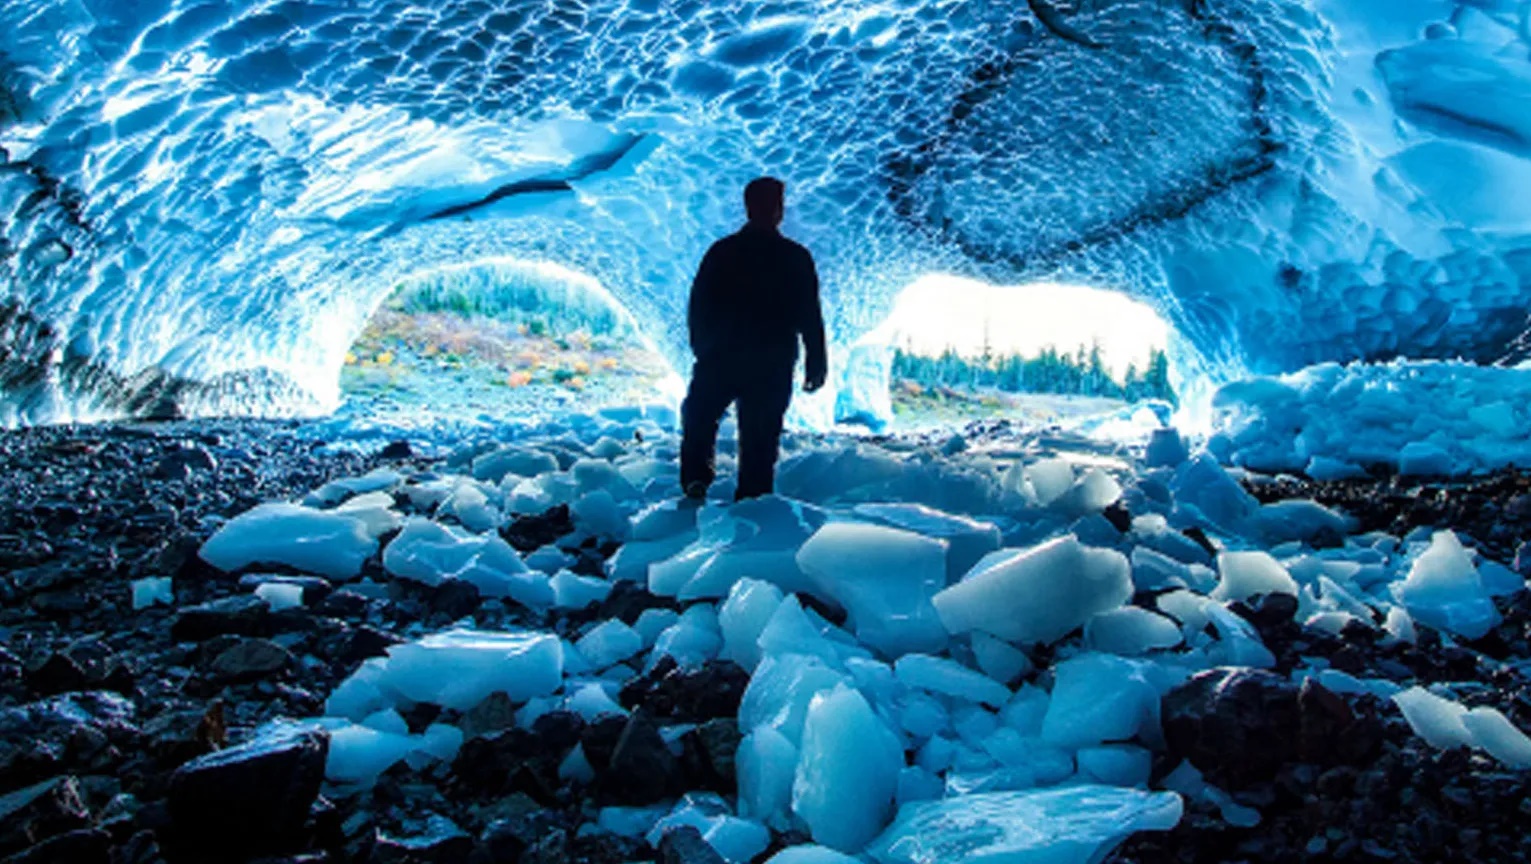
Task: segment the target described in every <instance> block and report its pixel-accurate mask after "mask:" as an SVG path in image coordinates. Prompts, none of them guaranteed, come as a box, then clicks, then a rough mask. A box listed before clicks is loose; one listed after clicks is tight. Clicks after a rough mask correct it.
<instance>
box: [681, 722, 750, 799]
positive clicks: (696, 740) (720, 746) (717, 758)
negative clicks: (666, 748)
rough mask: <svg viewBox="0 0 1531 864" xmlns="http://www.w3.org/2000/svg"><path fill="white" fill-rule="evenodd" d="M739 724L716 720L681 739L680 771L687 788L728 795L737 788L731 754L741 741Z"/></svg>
mask: <svg viewBox="0 0 1531 864" xmlns="http://www.w3.org/2000/svg"><path fill="white" fill-rule="evenodd" d="M743 737H744V736H743V735H741V734H740V732H739V722H738V721H737V720H735V719H734V718H732V717H719V718H718V719H716V720H708V721H707V722H706V723H703V724H702V725H700V726H698V727H696V728H695V729H693V730H691V731H690V732H687V733H686V734H685V735H684V736H682V738H681V745H682V747H683V751H682V753H681V772H682V774H683V775H684V776H685V782H684V783H683V785H684V786H685V787H686V788H687V789H706V790H710V791H713V792H718V793H722V794H732V793H733V792H734V791H735V790H737V789H738V781H737V779H736V777H735V773H734V755H735V754H736V753H737V752H738V750H739V742H740V741H741V740H742V739H743Z"/></svg>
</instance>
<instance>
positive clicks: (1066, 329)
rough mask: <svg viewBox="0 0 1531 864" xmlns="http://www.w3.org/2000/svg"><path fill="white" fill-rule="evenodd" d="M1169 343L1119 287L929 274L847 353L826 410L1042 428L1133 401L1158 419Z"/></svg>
mask: <svg viewBox="0 0 1531 864" xmlns="http://www.w3.org/2000/svg"><path fill="white" fill-rule="evenodd" d="M1176 341H1177V340H1176V336H1175V332H1174V329H1173V328H1172V327H1171V326H1170V325H1169V324H1168V323H1167V322H1166V321H1165V320H1164V318H1162V317H1161V316H1160V315H1159V314H1158V313H1157V312H1156V311H1154V309H1153V308H1152V307H1150V306H1148V305H1147V304H1145V303H1142V302H1140V301H1138V300H1135V299H1133V298H1131V297H1129V296H1127V295H1125V294H1122V293H1120V292H1116V291H1108V290H1104V289H1100V288H1092V287H1088V286H1083V285H1070V284H1062V283H1052V282H1040V283H1032V284H1027V285H1016V286H996V285H990V284H988V283H984V282H979V281H976V280H972V279H964V278H960V277H955V276H949V275H945V274H933V275H930V276H926V277H924V278H921V279H919V280H917V281H915V282H914V283H912V284H910V285H909V286H908V287H906V288H905V289H904V290H903V291H901V292H900V293H899V295H898V297H897V299H896V300H895V301H894V303H893V309H892V312H890V313H889V315H888V317H887V318H886V319H885V320H884V321H883V322H882V323H881V324H880V325H879V326H878V327H876V328H875V329H874V330H872V331H871V332H870V333H868V334H867V335H865V336H864V337H862V339H861V340H860V341H859V342H858V343H857V344H856V346H855V347H853V348H852V350H851V360H850V366H851V374H850V375H849V376H848V378H849V382H850V386H849V387H847V388H846V391H845V392H844V393H842V398H841V401H840V405H839V408H838V410H837V415H838V416H839V418H840V419H841V420H842V421H848V422H861V423H866V424H867V425H870V426H873V427H874V428H883V429H888V428H891V429H894V430H898V429H919V428H922V427H930V426H941V425H953V424H960V423H964V422H967V421H970V420H977V419H993V418H999V417H1003V418H1010V419H1015V420H1020V421H1023V422H1027V423H1029V424H1037V425H1051V424H1056V423H1068V422H1070V421H1074V420H1079V419H1083V418H1085V417H1090V416H1096V415H1100V414H1103V413H1109V412H1116V411H1120V410H1121V409H1123V408H1126V407H1129V406H1132V405H1135V404H1139V403H1149V405H1151V406H1152V408H1153V410H1154V411H1155V413H1156V414H1157V415H1159V416H1162V417H1167V416H1168V412H1169V410H1170V409H1172V408H1173V407H1174V406H1175V405H1176V404H1177V403H1178V401H1179V397H1178V395H1177V390H1178V389H1179V388H1178V386H1177V385H1178V381H1179V379H1180V375H1179V371H1178V369H1177V366H1178V365H1179V364H1177V362H1176V361H1175V356H1176V355H1177V354H1178V353H1179V350H1180V349H1179V346H1178V345H1177V344H1176ZM878 378H881V380H882V381H883V382H886V389H887V392H886V396H884V395H883V394H882V392H881V384H880V383H874V381H875V380H876V379H878ZM879 400H883V401H882V402H881V404H879Z"/></svg>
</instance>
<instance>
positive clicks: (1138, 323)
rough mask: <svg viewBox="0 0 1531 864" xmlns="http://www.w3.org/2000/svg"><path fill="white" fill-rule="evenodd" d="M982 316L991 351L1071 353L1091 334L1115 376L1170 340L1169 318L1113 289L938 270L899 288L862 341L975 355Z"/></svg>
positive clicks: (1139, 363)
mask: <svg viewBox="0 0 1531 864" xmlns="http://www.w3.org/2000/svg"><path fill="white" fill-rule="evenodd" d="M985 323H987V324H988V341H989V347H990V350H992V351H993V352H994V353H995V354H1009V353H1012V352H1015V353H1019V354H1021V356H1023V357H1034V356H1036V355H1037V354H1038V353H1040V352H1041V351H1042V350H1043V349H1044V348H1046V347H1048V346H1052V347H1055V348H1057V349H1058V350H1059V351H1063V352H1068V353H1070V354H1072V353H1073V352H1074V351H1075V350H1076V349H1078V348H1079V346H1080V345H1084V346H1085V348H1086V349H1088V348H1089V347H1090V345H1091V344H1093V343H1095V342H1097V341H1098V342H1099V343H1100V349H1101V357H1102V359H1103V360H1104V361H1105V364H1106V367H1107V368H1108V369H1109V370H1110V371H1111V374H1112V376H1113V377H1115V378H1117V379H1120V378H1121V377H1122V376H1123V375H1125V374H1126V372H1127V364H1129V363H1136V364H1137V367H1138V369H1139V371H1141V370H1142V369H1143V368H1144V366H1146V365H1147V363H1148V356H1149V351H1150V350H1152V349H1158V350H1160V351H1163V350H1165V346H1166V345H1167V344H1168V342H1169V325H1168V324H1166V323H1165V322H1164V319H1162V318H1160V317H1159V315H1158V313H1156V312H1154V310H1153V309H1152V308H1150V307H1149V306H1147V305H1145V304H1143V303H1141V302H1139V301H1137V300H1134V299H1132V298H1131V297H1128V296H1127V295H1126V294H1122V293H1120V292H1117V291H1105V290H1102V289H1099V288H1087V287H1085V286H1083V285H1062V284H1059V283H1055V282H1037V283H1033V284H1030V285H1010V286H1001V285H989V284H987V283H985V282H978V281H975V280H972V279H963V278H960V277H957V276H946V275H941V274H934V275H930V276H926V277H923V278H921V279H919V280H917V281H915V282H914V283H913V284H911V285H910V286H909V287H907V288H905V289H904V290H903V292H902V293H900V294H899V296H898V300H896V301H895V302H894V305H893V313H892V314H891V315H889V316H888V319H887V320H886V321H884V322H883V323H882V325H881V326H879V327H878V328H877V329H876V330H873V331H872V332H871V333H869V334H868V335H867V336H866V337H865V339H864V340H863V341H866V342H876V343H884V344H889V345H894V346H897V347H900V348H905V349H909V348H911V347H912V349H913V350H914V351H915V352H916V353H920V354H929V355H937V354H940V353H941V352H943V351H945V350H946V349H947V347H952V348H955V349H957V352H958V353H959V354H963V355H966V356H970V357H976V356H980V355H981V354H982V353H983V345H984V325H985Z"/></svg>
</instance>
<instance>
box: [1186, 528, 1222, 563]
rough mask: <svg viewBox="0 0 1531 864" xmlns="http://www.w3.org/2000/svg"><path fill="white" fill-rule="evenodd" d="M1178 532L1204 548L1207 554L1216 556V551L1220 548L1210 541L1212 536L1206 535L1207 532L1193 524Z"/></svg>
mask: <svg viewBox="0 0 1531 864" xmlns="http://www.w3.org/2000/svg"><path fill="white" fill-rule="evenodd" d="M1180 533H1181V534H1184V535H1185V536H1187V537H1189V538H1191V539H1192V540H1193V541H1195V542H1196V545H1198V546H1200V547H1201V548H1202V549H1205V550H1206V552H1207V554H1208V555H1209V556H1211V557H1213V558H1216V557H1217V553H1218V552H1219V551H1220V550H1219V549H1218V548H1217V544H1216V543H1213V542H1212V538H1211V537H1208V536H1207V532H1205V531H1203V530H1201V529H1200V528H1197V527H1196V526H1194V525H1193V526H1191V527H1190V528H1185V529H1182V530H1181V532H1180Z"/></svg>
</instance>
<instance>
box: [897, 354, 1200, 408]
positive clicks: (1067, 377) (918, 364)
mask: <svg viewBox="0 0 1531 864" xmlns="http://www.w3.org/2000/svg"><path fill="white" fill-rule="evenodd" d="M985 354H986V356H984V357H981V358H967V357H963V356H961V355H960V354H958V353H957V352H956V351H955V350H953V349H951V348H948V349H946V351H945V352H943V353H942V354H941V356H939V357H929V356H923V355H919V354H914V353H911V352H909V351H905V350H904V349H902V348H898V349H895V350H894V352H893V377H894V378H896V379H904V380H906V381H911V382H914V383H915V384H918V385H920V386H921V387H922V388H926V389H932V388H953V389H957V388H960V389H967V390H978V389H984V388H987V389H993V390H999V391H1002V392H1005V393H1054V394H1061V395H1070V396H1102V397H1106V398H1110V399H1125V400H1127V401H1129V402H1135V401H1138V400H1140V399H1163V400H1165V401H1167V402H1170V403H1172V404H1173V403H1175V402H1176V398H1175V391H1174V390H1173V389H1171V387H1170V382H1169V358H1168V357H1167V356H1165V353H1164V352H1163V351H1157V350H1156V351H1153V352H1152V353H1151V354H1150V355H1149V361H1148V366H1147V368H1146V369H1144V370H1143V371H1141V372H1140V371H1138V368H1137V366H1136V364H1134V365H1131V366H1128V367H1127V374H1126V375H1125V376H1124V377H1123V380H1121V381H1117V380H1115V379H1113V378H1112V377H1111V375H1110V373H1109V372H1108V371H1107V370H1106V367H1105V364H1104V363H1103V362H1102V359H1101V354H1100V346H1099V345H1095V346H1092V347H1091V348H1089V349H1086V348H1085V347H1084V346H1083V345H1081V346H1080V347H1079V350H1078V351H1077V352H1075V353H1074V354H1073V355H1070V354H1066V353H1060V352H1059V351H1058V350H1057V349H1054V348H1046V349H1044V350H1043V351H1042V353H1040V354H1038V355H1037V356H1035V357H1022V356H1020V355H1019V354H1008V355H1004V356H1000V357H994V356H991V355H988V353H987V352H985Z"/></svg>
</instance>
